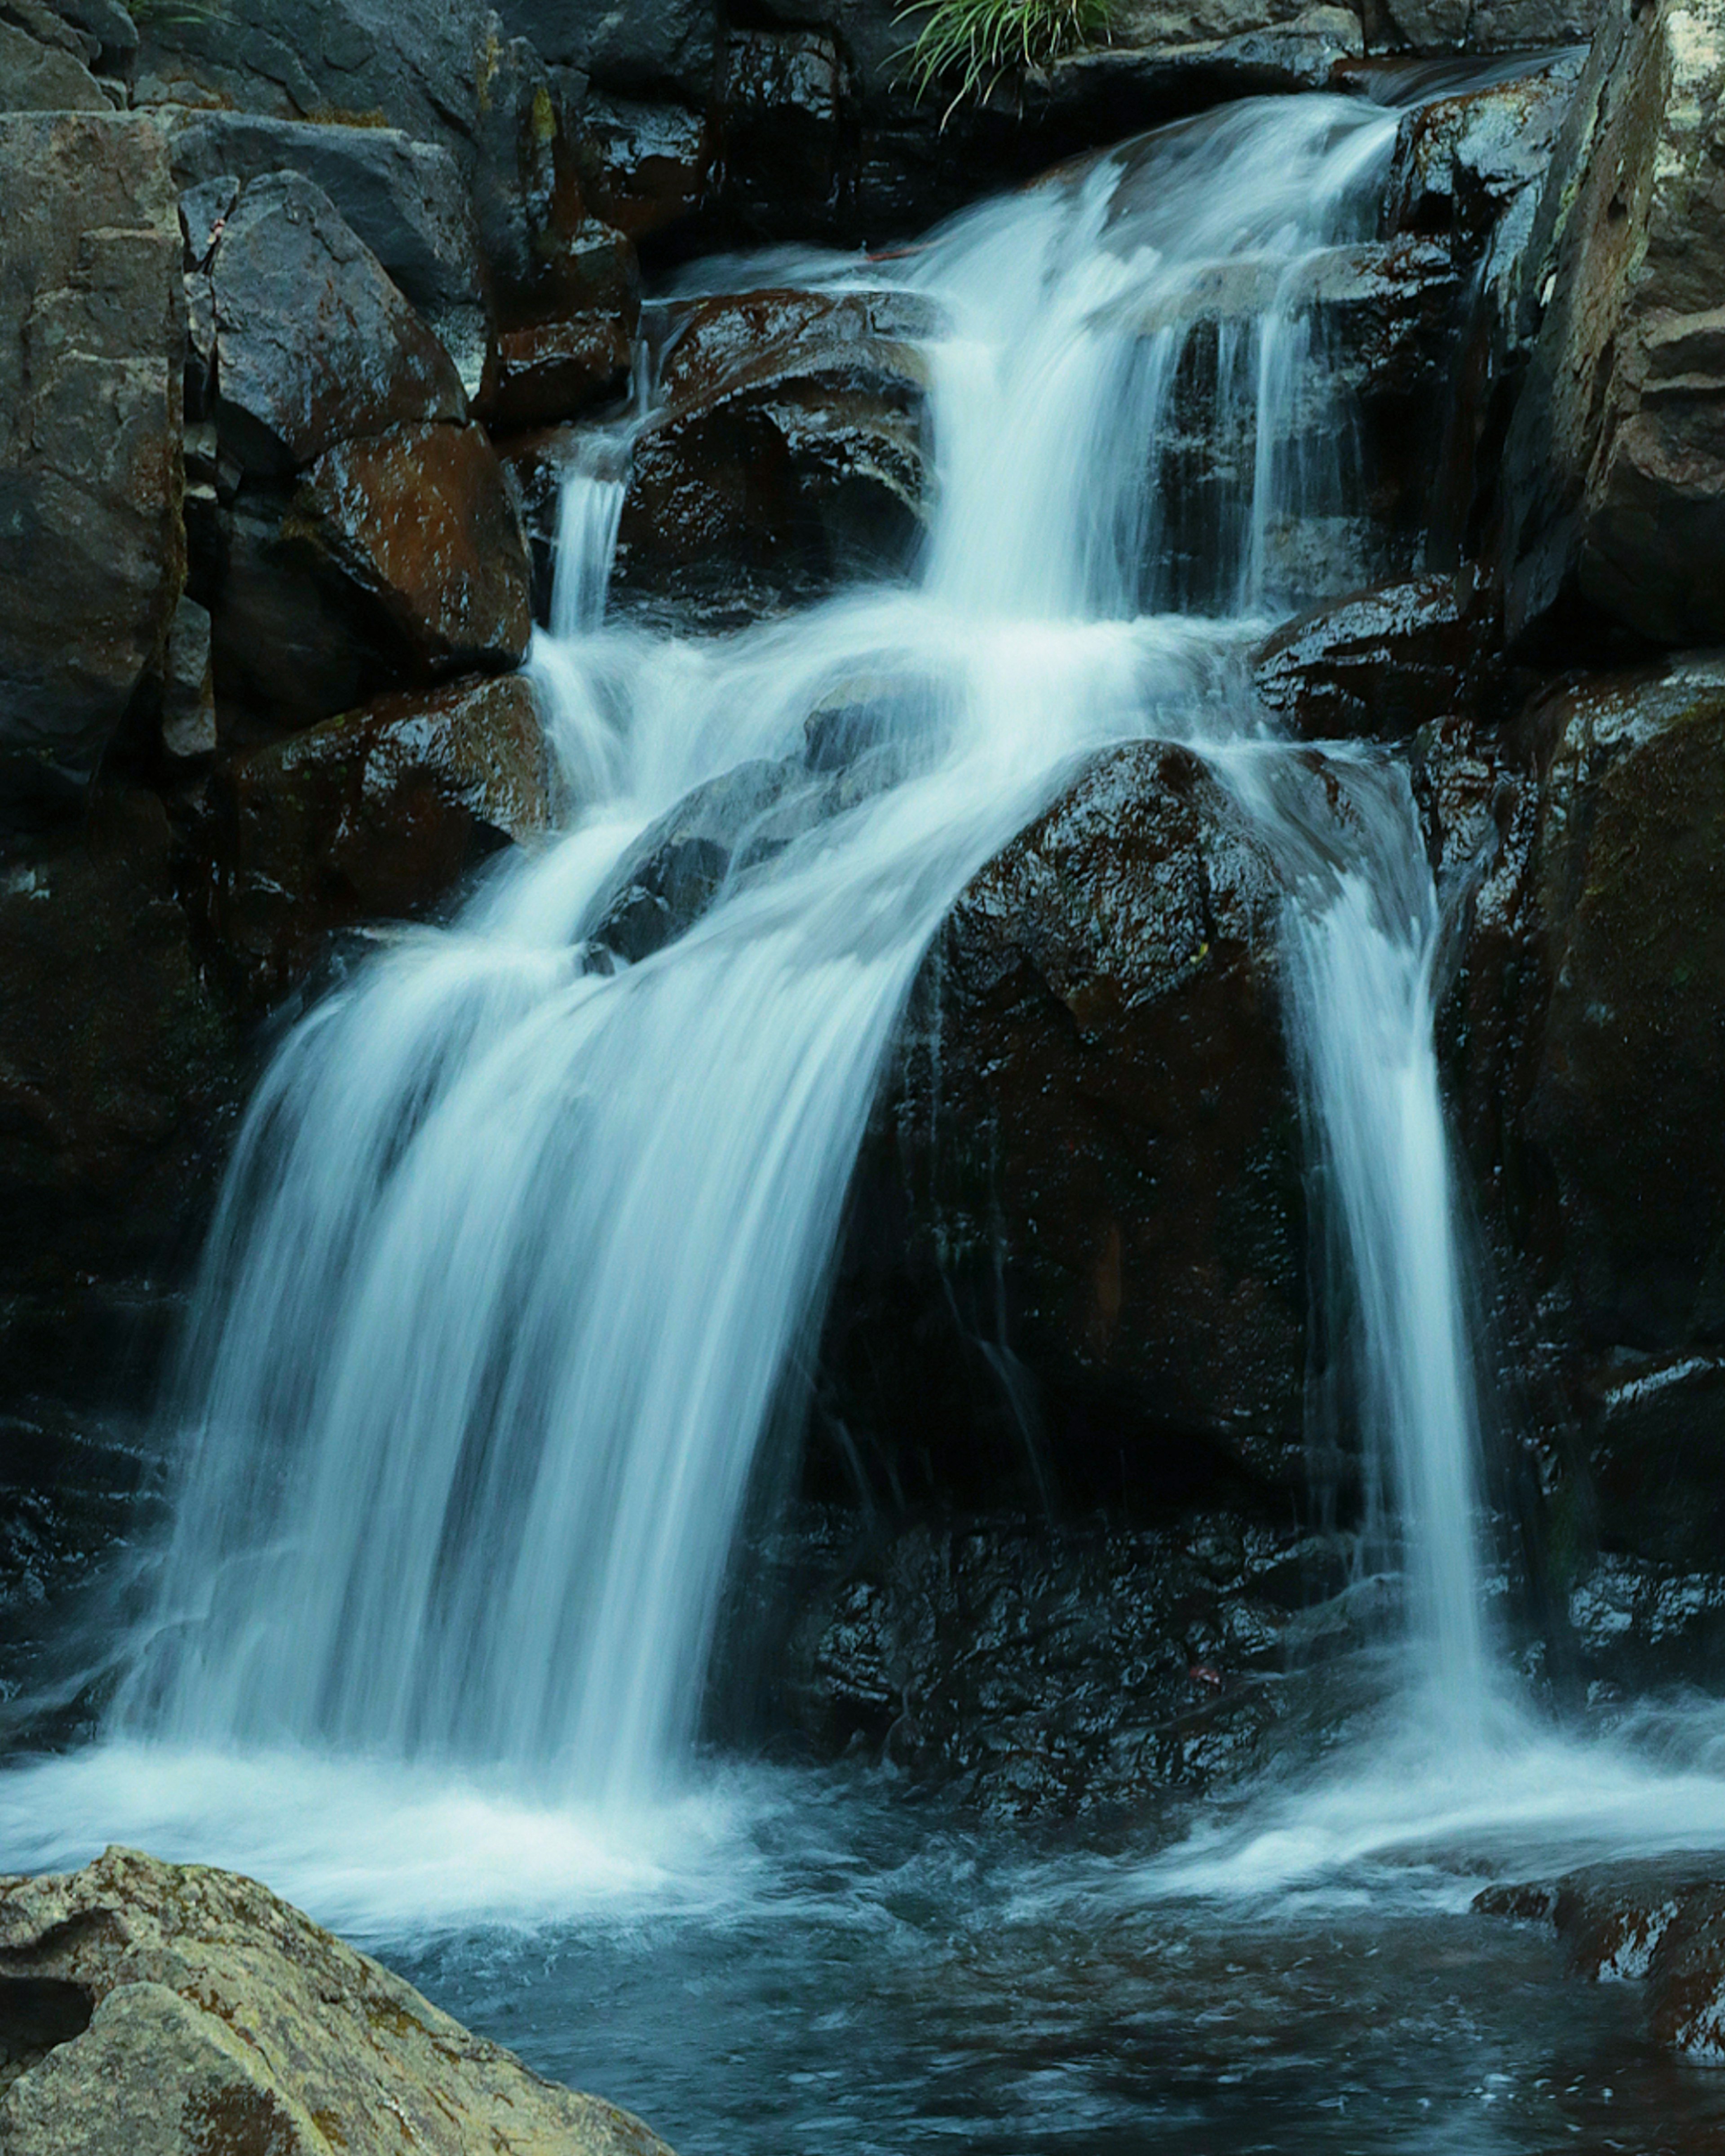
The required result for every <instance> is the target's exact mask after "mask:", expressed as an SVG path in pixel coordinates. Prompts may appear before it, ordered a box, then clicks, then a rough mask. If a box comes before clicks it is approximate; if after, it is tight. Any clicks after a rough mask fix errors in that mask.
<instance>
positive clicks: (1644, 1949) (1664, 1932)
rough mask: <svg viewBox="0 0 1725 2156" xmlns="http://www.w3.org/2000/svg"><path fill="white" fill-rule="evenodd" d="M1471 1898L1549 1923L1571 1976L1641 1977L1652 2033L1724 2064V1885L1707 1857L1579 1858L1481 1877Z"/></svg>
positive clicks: (1601, 1979)
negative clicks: (1525, 1875)
mask: <svg viewBox="0 0 1725 2156" xmlns="http://www.w3.org/2000/svg"><path fill="white" fill-rule="evenodd" d="M1473 1906H1474V1907H1475V1909H1476V1910H1477V1911H1478V1912H1480V1913H1481V1915H1485V1916H1495V1917H1515V1918H1518V1919H1520V1920H1521V1921H1522V1922H1544V1923H1549V1924H1550V1925H1552V1926H1553V1928H1554V1929H1555V1930H1556V1932H1557V1934H1558V1938H1560V1939H1561V1940H1562V1941H1563V1945H1564V1948H1565V1949H1566V1952H1567V1958H1568V1970H1569V1974H1571V1975H1572V1976H1578V1977H1582V1978H1584V1979H1589V1981H1592V1982H1594V1983H1606V1982H1615V1983H1625V1982H1630V1983H1634V1982H1645V1984H1646V1987H1647V2020H1648V2026H1649V2033H1650V2034H1651V2036H1652V2038H1653V2040H1654V2041H1655V2042H1656V2043H1657V2044H1660V2045H1662V2046H1665V2047H1666V2049H1667V2050H1670V2051H1676V2052H1677V2053H1678V2054H1679V2055H1680V2056H1682V2057H1685V2058H1688V2059H1692V2060H1695V2061H1697V2062H1698V2063H1702V2064H1706V2065H1710V2066H1717V2065H1720V2064H1725V1886H1722V1885H1721V1884H1720V1883H1718V1879H1717V1859H1716V1858H1712V1857H1710V1856H1705V1855H1683V1856H1666V1857H1650V1858H1645V1859H1642V1860H1640V1861H1626V1862H1619V1863H1612V1864H1594V1865H1588V1866H1584V1867H1583V1868H1582V1869H1581V1870H1580V1871H1571V1872H1568V1873H1566V1874H1565V1875H1564V1876H1563V1878H1561V1879H1558V1880H1556V1881H1553V1882H1552V1883H1550V1884H1549V1885H1543V1884H1534V1885H1529V1886H1491V1887H1487V1888H1486V1890H1485V1892H1483V1893H1481V1894H1479V1895H1476V1897H1475V1899H1474V1904H1473Z"/></svg>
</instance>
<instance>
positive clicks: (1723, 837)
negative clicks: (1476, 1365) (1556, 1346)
mask: <svg viewBox="0 0 1725 2156" xmlns="http://www.w3.org/2000/svg"><path fill="white" fill-rule="evenodd" d="M1543 725H1544V726H1546V727H1548V729H1549V738H1550V740H1551V742H1552V747H1551V750H1550V755H1549V762H1548V767H1547V770H1546V773H1545V778H1544V785H1543V799H1542V805H1541V814H1540V825H1539V833H1538V850H1537V855H1536V861H1535V868H1534V875H1535V877H1536V891H1537V906H1538V921H1539V922H1540V924H1541V928H1542V932H1543V937H1544V939H1545V957H1544V966H1545V974H1546V978H1547V979H1548V983H1549V993H1548V1001H1547V1003H1546V1004H1545V1007H1544V1009H1543V1014H1542V1018H1541V1021H1540V1024H1539V1029H1538V1065H1537V1071H1536V1074H1535V1076H1534V1080H1533V1084H1532V1096H1531V1099H1530V1101H1529V1104H1528V1109H1527V1130H1528V1134H1529V1137H1530V1140H1531V1142H1532V1144H1533V1145H1534V1146H1535V1147H1538V1149H1539V1150H1540V1152H1541V1153H1542V1154H1543V1158H1545V1160H1546V1161H1547V1162H1548V1163H1549V1168H1550V1173H1551V1176H1552V1178H1553V1185H1554V1188H1555V1193H1556V1203H1557V1207H1558V1215H1559V1219H1560V1222H1561V1233H1562V1240H1563V1252H1564V1271H1565V1274H1566V1276H1567V1281H1568V1286H1569V1289H1570V1292H1571V1293H1572V1295H1573V1296H1574V1303H1575V1315H1576V1322H1577V1323H1578V1325H1579V1328H1580V1331H1581V1332H1582V1334H1583V1336H1584V1337H1588V1338H1591V1339H1593V1340H1595V1341H1599V1342H1608V1343H1618V1344H1624V1345H1629V1346H1634V1347H1640V1348H1642V1349H1658V1348H1668V1347H1677V1346H1681V1345H1685V1344H1690V1343H1701V1342H1712V1341H1717V1340H1718V1339H1719V1338H1720V1337H1722V1330H1725V1299H1722V1296H1721V1288H1720V1281H1719V1267H1720V1260H1719V1257H1718V1255H1717V1253H1718V1249H1719V1245H1720V1241H1721V1237H1722V1235H1725V1147H1722V1144H1721V1142H1720V1137H1719V1126H1718V1117H1717V1112H1716V1111H1717V1097H1718V1069H1719V1042H1720V1039H1721V1031H1722V1027H1725V948H1722V946H1721V942H1720V938H1719V937H1718V935H1717V921H1718V919H1719V917H1720V909H1721V906H1725V671H1722V670H1721V668H1720V667H1719V665H1717V663H1716V662H1714V661H1712V660H1697V661H1692V662H1680V663H1678V664H1676V665H1673V666H1672V667H1671V668H1670V669H1668V670H1664V671H1663V672H1661V671H1658V670H1654V671H1651V672H1649V673H1646V674H1644V675H1630V676H1627V677H1617V678H1615V679H1612V678H1604V679H1600V680H1594V681H1591V682H1589V683H1588V684H1586V685H1584V686H1583V687H1581V688H1579V689H1577V690H1574V691H1572V692H1571V693H1570V694H1569V695H1568V696H1565V697H1563V698H1562V699H1560V700H1559V701H1558V702H1557V703H1556V704H1555V705H1554V706H1553V707H1552V708H1551V709H1550V710H1549V711H1548V712H1546V713H1545V714H1544V715H1543Z"/></svg>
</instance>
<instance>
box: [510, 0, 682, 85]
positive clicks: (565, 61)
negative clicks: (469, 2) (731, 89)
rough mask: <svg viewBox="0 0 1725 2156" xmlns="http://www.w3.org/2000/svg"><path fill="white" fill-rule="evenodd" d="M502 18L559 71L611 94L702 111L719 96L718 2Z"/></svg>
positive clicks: (556, 5)
mask: <svg viewBox="0 0 1725 2156" xmlns="http://www.w3.org/2000/svg"><path fill="white" fill-rule="evenodd" d="M498 12H499V13H500V14H501V16H502V18H503V20H504V23H505V24H506V27H507V28H509V30H510V31H511V32H512V33H514V34H515V35H516V36H517V37H521V38H526V39H527V41H528V42H529V44H531V45H532V46H533V47H534V49H535V50H536V51H537V52H538V53H540V54H542V56H543V58H544V59H546V60H547V61H548V62H549V63H550V64H551V65H552V66H553V67H567V68H577V69H580V71H581V72H582V74H585V75H587V76H588V77H589V78H590V79H591V80H593V82H594V83H595V84H597V85H598V87H599V88H600V89H601V90H610V91H614V92H616V93H618V94H619V95H623V96H626V97H651V96H655V95H664V94H665V93H669V94H670V95H673V96H675V97H678V98H680V99H682V100H685V102H686V103H688V104H690V105H696V106H701V105H706V103H707V101H708V100H709V99H710V98H711V95H712V94H713V90H714V87H715V83H716V69H717V60H718V11H717V9H716V8H715V6H714V5H713V0H504V5H503V6H502V7H501V8H500V9H499V10H498Z"/></svg>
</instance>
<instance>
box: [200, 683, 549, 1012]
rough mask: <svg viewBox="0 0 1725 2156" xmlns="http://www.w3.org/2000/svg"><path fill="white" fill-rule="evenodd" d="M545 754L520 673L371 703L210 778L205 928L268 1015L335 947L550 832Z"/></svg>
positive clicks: (432, 900)
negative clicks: (337, 937) (339, 936)
mask: <svg viewBox="0 0 1725 2156" xmlns="http://www.w3.org/2000/svg"><path fill="white" fill-rule="evenodd" d="M551 819H552V769H551V758H550V754H549V752H548V750H547V744H546V742H545V738H544V736H543V733H542V731H541V727H540V722H539V716H538V711H537V709H536V706H535V703H534V700H533V692H532V690H531V688H530V687H529V685H528V684H527V682H526V680H524V679H523V678H522V677H521V675H504V676H501V677H498V678H491V679H485V680H477V681H463V682H458V683H455V684H454V685H452V686H450V687H449V688H447V689H442V690H436V691H434V693H432V694H430V695H418V696H414V695H408V694H397V695H392V696H383V697H380V698H379V699H377V701H375V702H374V703H372V704H369V705H367V706H365V708H364V709H362V710H361V711H352V712H348V713H347V714H345V715H344V716H341V717H339V718H335V719H331V720H327V721H325V722H324V723H323V724H322V725H321V726H313V727H311V729H310V730H309V731H306V732H304V733H300V734H296V735H295V736H294V737H292V738H291V739H290V740H288V741H285V742H279V743H275V744H274V745H272V746H270V747H264V748H261V749H256V750H254V751H252V752H249V753H248V754H246V755H244V756H240V757H234V758H233V759H231V760H230V761H229V762H227V763H225V764H223V765H222V766H221V767H218V771H217V773H216V776H215V780H214V784H213V801H212V817H211V828H210V829H209V831H208V835H207V839H206V843H207V844H208V849H209V853H210V866H209V875H208V885H207V889H208V907H209V927H210V929H211V932H213V935H214V937H215V938H216V941H217V942H218V945H219V947H221V948H222V950H223V952H224V954H225V957H226V958H227V961H228V964H229V965H230V967H231V968H233V971H234V976H235V978H236V981H237V983H238V985H239V988H240V989H241V991H242V993H244V995H245V996H246V997H247V998H248V999H249V1000H252V1001H254V1002H255V1003H257V1004H269V1003H270V1002H271V1001H273V1000H275V998H279V997H280V995H282V994H283V993H285V992H286V991H287V990H288V989H289V988H292V987H293V986H294V985H295V983H298V982H299V981H300V980H301V979H302V978H304V977H305V973H307V971H308V970H309V969H310V968H311V966H312V965H313V964H314V963H315V962H316V960H317V958H318V957H320V956H321V953H322V952H323V949H324V947H325V946H326V943H327V942H328V940H329V938H330V937H331V935H332V934H334V933H336V932H338V931H340V930H343V929H348V928H353V927H358V926H360V925H361V924H362V923H364V922H367V921H391V920H404V919H412V918H413V917H415V916H420V915H423V914H424V913H425V912H426V911H428V910H429V908H431V907H432V906H435V905H436V904H437V903H438V902H439V901H441V900H442V899H443V898H444V896H445V895H446V894H447V893H448V892H449V890H450V888H451V887H452V886H453V885H455V884H456V883H458V882H459V880H460V879H461V878H462V877H463V876H464V875H466V874H467V873H468V872H469V871H470V870H471V869H472V868H474V867H475V865H477V864H478V863H479V862H480V860H484V859H485V857H486V855H489V854H490V853H492V852H494V851H495V850H496V849H497V848H498V847H500V846H502V845H505V844H508V843H510V842H511V841H516V842H531V840H533V839H537V838H540V837H542V835H543V834H545V833H546V831H547V829H549V826H550V824H551Z"/></svg>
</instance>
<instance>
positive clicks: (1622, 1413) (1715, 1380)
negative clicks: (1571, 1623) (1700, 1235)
mask: <svg viewBox="0 0 1725 2156" xmlns="http://www.w3.org/2000/svg"><path fill="white" fill-rule="evenodd" d="M1577 1393H1578V1407H1579V1416H1580V1422H1581V1439H1582V1443H1583V1445H1584V1450H1585V1456H1586V1460H1587V1464H1588V1469H1589V1481H1590V1490H1591V1495H1592V1498H1593V1505H1594V1521H1595V1525H1596V1529H1597V1532H1598V1533H1599V1537H1600V1538H1601V1540H1602V1541H1603V1542H1604V1543H1605V1545H1606V1547H1607V1548H1610V1549H1613V1550H1616V1551H1628V1552H1632V1553H1637V1554H1639V1555H1640V1556H1642V1557H1645V1558H1653V1559H1657V1560H1659V1561H1661V1562H1662V1563H1664V1564H1666V1566H1680V1567H1682V1566H1686V1567H1705V1566H1708V1565H1711V1564H1713V1563H1716V1562H1717V1558H1718V1553H1719V1551H1720V1548H1721V1547H1722V1541H1721V1537H1722V1531H1725V1361H1722V1359H1721V1358H1720V1357H1718V1356H1717V1355H1715V1354H1697V1353H1681V1352H1680V1353H1666V1354H1663V1355H1636V1354H1634V1353H1630V1352H1629V1351H1628V1350H1625V1349H1620V1350H1619V1351H1618V1352H1617V1353H1615V1354H1614V1355H1612V1356H1610V1357H1609V1358H1606V1359H1605V1360H1604V1361H1603V1362H1600V1363H1594V1364H1593V1365H1591V1366H1589V1368H1586V1369H1585V1370H1584V1372H1583V1373H1581V1375H1580V1377H1579V1381H1578V1384H1577ZM1642 1629H1644V1630H1645V1627H1643V1628H1642Z"/></svg>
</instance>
